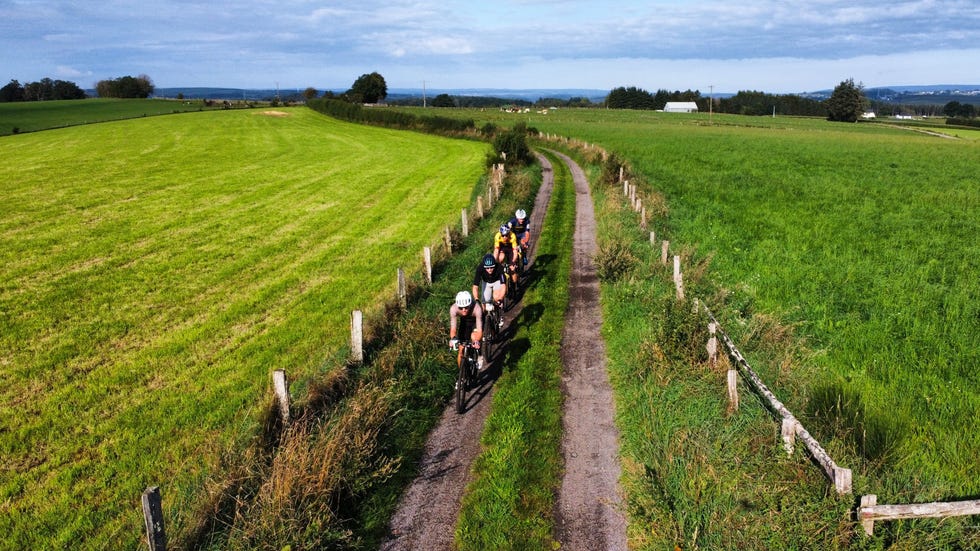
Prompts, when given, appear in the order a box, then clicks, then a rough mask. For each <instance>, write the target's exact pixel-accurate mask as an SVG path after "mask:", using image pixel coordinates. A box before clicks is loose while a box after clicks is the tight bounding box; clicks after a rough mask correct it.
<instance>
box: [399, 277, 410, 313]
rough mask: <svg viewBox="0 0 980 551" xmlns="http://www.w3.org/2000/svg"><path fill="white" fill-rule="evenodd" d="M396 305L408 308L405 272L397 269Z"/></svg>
mask: <svg viewBox="0 0 980 551" xmlns="http://www.w3.org/2000/svg"><path fill="white" fill-rule="evenodd" d="M398 305H399V306H401V307H402V309H405V308H406V307H407V306H408V289H407V288H406V285H405V270H403V269H401V268H398Z"/></svg>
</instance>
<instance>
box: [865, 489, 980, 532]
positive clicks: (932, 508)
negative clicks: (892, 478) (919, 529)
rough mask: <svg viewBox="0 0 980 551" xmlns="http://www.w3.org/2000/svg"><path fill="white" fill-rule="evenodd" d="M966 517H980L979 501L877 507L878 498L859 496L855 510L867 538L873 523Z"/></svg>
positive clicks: (871, 495)
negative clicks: (859, 502) (858, 502)
mask: <svg viewBox="0 0 980 551" xmlns="http://www.w3.org/2000/svg"><path fill="white" fill-rule="evenodd" d="M968 515H980V500H977V499H974V500H969V501H937V502H933V503H914V504H910V505H878V496H876V495H875V494H868V495H864V496H861V505H860V506H859V507H858V509H857V518H858V520H859V521H861V526H862V527H863V528H864V533H865V534H867V535H869V536H871V535H874V529H875V521H880V520H900V519H916V518H947V517H956V516H968Z"/></svg>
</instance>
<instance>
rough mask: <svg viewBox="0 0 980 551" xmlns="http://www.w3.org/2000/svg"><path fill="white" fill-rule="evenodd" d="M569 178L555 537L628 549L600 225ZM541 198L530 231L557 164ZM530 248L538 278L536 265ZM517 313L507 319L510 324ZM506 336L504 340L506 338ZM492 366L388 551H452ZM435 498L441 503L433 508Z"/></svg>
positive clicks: (431, 464) (428, 454)
mask: <svg viewBox="0 0 980 551" xmlns="http://www.w3.org/2000/svg"><path fill="white" fill-rule="evenodd" d="M562 160H563V162H565V163H566V164H567V165H568V166H569V168H570V169H571V171H572V175H573V178H574V181H575V188H576V198H577V200H576V211H577V214H576V230H575V237H574V240H575V243H574V252H573V258H572V274H571V289H570V290H571V300H570V303H569V308H568V311H567V313H566V327H565V332H564V335H563V338H562V342H563V347H564V348H563V353H562V360H563V362H564V364H565V374H564V376H563V390H564V391H565V392H566V397H565V410H564V426H563V428H564V431H565V433H564V436H563V441H562V452H563V454H564V461H565V467H566V473H565V478H564V480H563V482H562V487H561V492H560V495H559V504H558V507H557V510H556V511H555V514H556V517H557V519H556V528H557V534H556V536H557V537H558V539H559V541H560V542H561V544H562V549H569V550H579V549H589V550H591V549H597V550H598V549H601V550H603V551H606V550H615V549H626V543H625V542H626V534H625V521H624V520H623V517H622V515H621V514H620V513H619V506H618V504H619V497H618V495H619V494H618V492H617V486H616V483H617V479H618V477H619V463H618V460H617V451H618V447H617V432H616V429H615V426H614V425H613V422H612V418H613V406H612V397H611V390H610V388H609V383H608V378H607V376H606V370H605V347H604V345H603V343H602V340H601V338H600V336H599V327H600V326H601V323H602V321H601V312H600V310H599V303H598V299H599V290H598V280H597V279H596V275H595V267H594V266H593V265H592V254H593V251H594V250H595V216H594V213H593V210H592V201H591V196H590V194H589V187H588V182H587V181H586V179H585V176H584V174H583V173H582V170H581V169H580V168H579V167H578V165H576V164H575V163H574V162H573V161H572V160H571V159H569V158H568V157H564V156H562ZM539 161H540V162H541V164H542V166H543V167H545V170H544V172H543V174H544V178H543V181H542V185H541V188H540V190H539V192H538V195H537V197H536V199H535V202H534V208H533V210H532V212H531V227H532V228H538V229H540V228H541V224H542V223H543V221H544V215H545V210H546V208H547V205H548V203H549V201H550V199H551V190H552V187H553V184H554V181H553V173H552V171H551V164H550V163H549V162H548V161H547V159H545V158H544V157H540V156H539ZM533 246H534V243H533V242H532V251H531V253H532V254H531V258H532V266H531V267H532V269H533V259H534V256H535V255H534V250H533ZM519 313H520V305H518V306H517V307H515V308H513V309H512V310H511V311H510V312H508V313H507V314H506V315H505V317H504V320H505V322H506V323H507V326H508V328H509V325H510V321H511V320H513V319H514V318H515V317H516V316H517V315H518V314H519ZM506 333H507V331H506V330H505V334H506ZM499 370H500V366H499V365H498V362H497V361H494V362H493V364H492V365H491V366H490V368H489V369H488V370H487V372H486V374H485V375H484V377H483V380H482V384H481V385H480V387H479V388H478V389H477V391H476V392H475V393H474V395H473V398H471V399H470V401H469V404H468V410H467V411H466V412H465V414H463V415H457V414H456V412H455V410H454V408H453V406H452V405H451V404H450V405H449V406H448V407H447V408H446V410H445V411H444V412H443V415H442V419H441V420H440V422H439V424H438V426H437V427H436V429H435V430H434V431H433V432H432V433H431V434H430V435H429V439H428V441H427V442H426V449H425V453H424V456H423V458H422V461H421V463H420V466H419V475H418V477H417V478H416V479H415V481H413V483H412V484H411V485H410V486H409V488H408V489H407V490H406V491H405V494H404V495H403V496H402V499H401V502H400V503H399V506H398V510H397V511H396V512H395V515H394V516H393V517H392V520H391V523H390V526H389V536H388V538H387V539H386V541H385V542H384V543H383V544H382V546H381V549H383V550H385V551H394V550H415V549H425V550H434V551H437V550H449V549H452V548H453V531H454V529H455V526H456V520H457V518H458V515H459V505H460V499H461V497H462V492H463V490H464V489H465V487H466V484H467V482H468V479H469V473H470V466H471V464H472V462H473V460H474V458H475V457H476V455H477V454H478V453H479V451H480V449H479V439H480V434H481V433H482V431H483V423H484V420H485V419H486V416H487V413H488V411H489V408H490V403H491V401H492V397H493V390H494V389H493V382H494V381H495V380H496V378H497V376H498V375H499V373H500V371H499ZM432 496H439V499H432Z"/></svg>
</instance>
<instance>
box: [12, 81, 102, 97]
mask: <svg viewBox="0 0 980 551" xmlns="http://www.w3.org/2000/svg"><path fill="white" fill-rule="evenodd" d="M85 97H86V95H85V91H84V90H82V89H81V88H79V87H78V85H77V84H75V83H74V82H69V81H65V80H51V79H50V78H42V79H41V80H39V81H37V82H27V83H25V84H21V83H20V82H18V81H16V80H11V81H10V82H9V83H7V85H6V86H4V87H3V88H0V102H12V101H50V100H59V99H85Z"/></svg>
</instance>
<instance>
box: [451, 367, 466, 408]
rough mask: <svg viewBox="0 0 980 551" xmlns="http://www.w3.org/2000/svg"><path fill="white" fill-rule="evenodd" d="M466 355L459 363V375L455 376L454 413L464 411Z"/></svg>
mask: <svg viewBox="0 0 980 551" xmlns="http://www.w3.org/2000/svg"><path fill="white" fill-rule="evenodd" d="M466 383H467V381H466V355H465V354H464V355H463V359H462V360H461V361H460V362H459V373H458V374H457V375H456V392H455V397H454V400H455V402H456V413H463V412H464V411H466Z"/></svg>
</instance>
